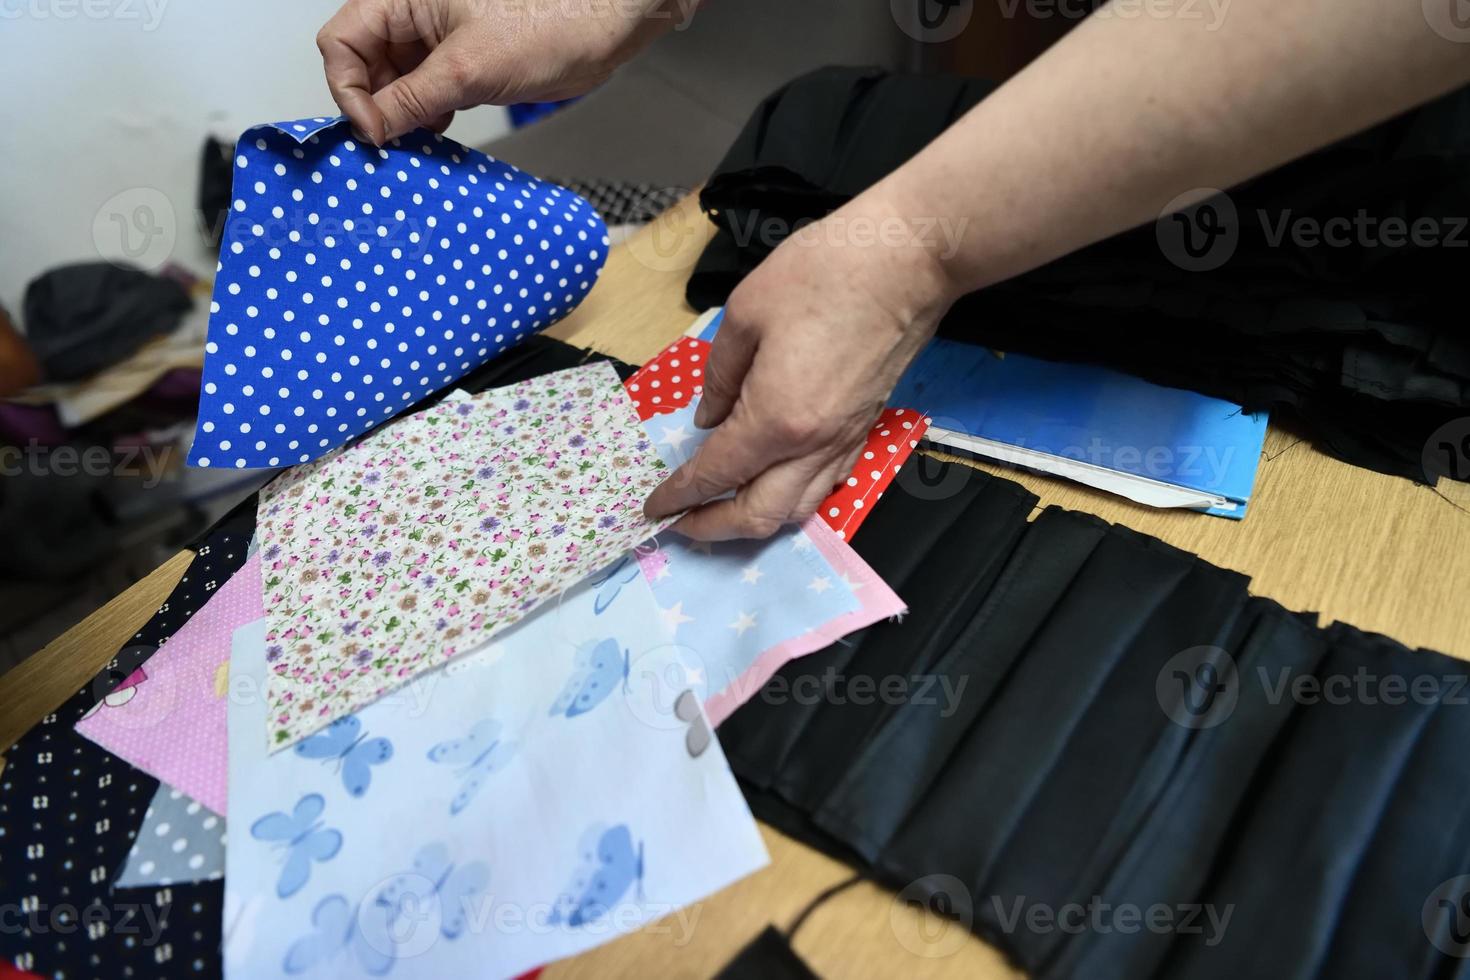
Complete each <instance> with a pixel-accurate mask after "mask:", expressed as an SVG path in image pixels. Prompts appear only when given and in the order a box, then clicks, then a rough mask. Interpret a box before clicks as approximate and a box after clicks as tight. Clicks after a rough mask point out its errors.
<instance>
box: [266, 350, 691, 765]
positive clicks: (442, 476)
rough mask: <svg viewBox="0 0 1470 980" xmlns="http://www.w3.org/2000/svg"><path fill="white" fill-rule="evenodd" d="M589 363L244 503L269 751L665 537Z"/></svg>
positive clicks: (605, 367) (500, 394)
mask: <svg viewBox="0 0 1470 980" xmlns="http://www.w3.org/2000/svg"><path fill="white" fill-rule="evenodd" d="M665 471H666V468H665V465H664V463H663V462H662V461H661V460H660V459H659V458H658V455H657V454H656V453H655V452H654V451H653V447H652V446H651V445H650V444H649V443H648V440H647V437H646V436H645V434H644V432H643V427H642V425H641V424H640V423H639V420H638V417H637V414H636V413H635V411H634V409H633V405H632V402H631V401H630V400H629V398H628V396H627V394H626V393H625V392H624V390H623V388H622V385H621V384H620V383H619V381H618V377H617V373H616V372H615V371H614V370H613V368H612V366H611V365H609V364H606V363H598V364H589V365H586V366H584V367H578V368H573V369H570V370H567V371H560V372H556V373H554V374H548V375H543V376H541V377H539V378H533V379H531V380H529V381H524V382H521V383H519V384H516V385H511V386H509V387H506V388H498V389H493V390H491V391H488V392H485V393H484V394H481V395H476V396H469V395H464V394H462V393H455V395H451V396H450V397H448V398H446V399H445V400H444V401H442V402H440V403H439V404H438V405H436V406H434V407H433V408H430V409H428V410H427V411H424V412H421V413H419V414H418V415H414V416H410V417H408V418H406V419H404V420H402V421H401V422H399V423H397V424H395V425H393V426H391V427H389V428H387V429H385V430H383V431H381V432H378V433H376V434H375V435H373V436H372V437H371V438H369V439H366V440H364V441H363V442H361V443H359V444H357V445H355V446H350V447H348V448H346V449H344V450H342V451H341V452H339V453H336V454H334V455H331V456H328V457H324V458H322V459H320V460H317V461H315V462H313V463H310V464H308V465H305V466H301V467H298V468H296V469H295V470H293V471H291V472H289V473H286V474H284V475H283V476H282V477H281V478H280V479H279V480H277V481H276V482H275V483H273V484H272V485H271V486H269V487H267V488H266V489H265V490H263V491H262V492H261V499H260V512H259V519H260V537H261V543H262V550H261V561H262V565H261V570H262V578H263V583H262V584H263V589H264V597H265V608H266V617H267V637H266V646H267V654H266V656H267V663H268V666H269V675H268V680H267V685H266V700H267V705H268V707H269V716H268V717H269V731H268V733H267V736H268V741H269V744H270V747H271V748H272V749H273V750H279V749H281V748H284V747H286V746H289V745H291V744H293V743H295V742H297V741H299V740H300V739H301V738H303V737H305V736H307V735H310V734H311V733H313V732H315V731H317V730H318V729H320V728H322V727H324V726H326V725H327V724H328V723H330V722H332V721H333V720H335V719H337V718H340V717H342V716H344V715H347V714H350V713H351V712H353V711H355V710H357V709H358V708H361V707H364V706H366V705H368V704H370V703H372V702H373V701H375V700H377V699H378V698H379V697H380V696H382V695H383V694H386V693H387V692H389V691H391V690H393V689H395V688H397V687H399V686H400V685H402V684H404V683H406V682H407V681H408V680H410V679H411V678H413V677H414V676H415V675H417V674H419V673H421V672H423V671H425V670H428V669H430V668H432V667H435V666H437V665H439V664H442V663H443V662H444V661H446V660H448V659H450V658H452V657H454V656H455V655H456V654H458V653H462V652H466V651H468V650H471V649H474V648H476V647H478V646H480V645H482V644H483V643H484V642H485V641H487V640H488V639H490V638H491V637H493V636H494V635H495V634H496V633H498V632H499V631H501V630H503V629H505V628H506V627H508V626H510V625H511V624H513V623H515V622H516V621H518V620H519V619H521V618H522V617H523V616H525V614H526V613H527V612H529V611H530V610H531V609H533V608H535V606H536V605H537V604H538V603H540V602H541V601H543V600H545V599H547V598H550V597H552V596H555V595H557V594H558V593H560V592H561V591H562V590H564V589H566V588H568V587H569V586H571V585H573V584H575V583H576V582H577V581H578V580H580V579H582V578H584V577H585V576H587V575H589V574H591V573H593V572H596V571H598V570H600V569H601V568H603V567H604V566H606V565H608V564H611V563H612V562H613V561H614V560H615V559H617V558H618V557H619V556H620V555H621V554H622V553H623V552H626V551H627V550H628V549H629V548H631V547H633V546H634V545H637V544H639V543H640V542H642V541H644V540H645V539H647V538H648V537H650V536H652V535H653V534H656V533H657V532H658V531H660V530H662V529H663V528H664V527H667V526H668V525H669V524H670V523H672V519H668V520H663V521H660V522H650V521H648V520H647V519H645V518H644V516H643V501H644V499H645V498H646V497H647V496H648V493H649V491H651V490H652V489H653V488H654V486H656V485H657V484H658V482H659V481H660V480H661V479H662V478H663V476H664V474H665Z"/></svg>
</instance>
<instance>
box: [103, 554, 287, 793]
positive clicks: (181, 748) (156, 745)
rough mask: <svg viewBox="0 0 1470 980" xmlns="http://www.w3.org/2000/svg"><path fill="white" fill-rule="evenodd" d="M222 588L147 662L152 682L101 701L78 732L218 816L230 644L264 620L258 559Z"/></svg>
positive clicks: (225, 772)
mask: <svg viewBox="0 0 1470 980" xmlns="http://www.w3.org/2000/svg"><path fill="white" fill-rule="evenodd" d="M204 588H205V590H206V591H211V592H214V589H215V584H214V583H212V582H205V583H204ZM218 589H219V590H218V591H217V592H214V595H213V597H212V598H211V599H210V600H209V601H208V602H206V603H205V605H204V607H203V608H202V609H200V610H199V611H198V612H197V613H195V614H194V615H193V616H192V617H191V618H190V619H189V621H188V622H187V623H185V624H184V625H183V627H182V628H180V629H179V631H178V632H177V633H175V634H174V635H173V637H172V638H171V639H170V640H169V641H168V642H167V643H165V644H164V645H163V646H161V647H159V648H158V652H157V653H155V654H154V655H153V656H152V657H150V658H149V659H148V662H147V663H146V665H145V669H144V671H143V673H144V674H145V675H146V676H145V677H144V678H143V679H141V680H140V681H139V682H138V683H137V684H136V685H134V686H133V687H132V688H130V690H132V691H133V692H134V694H133V696H132V697H130V698H128V699H127V700H126V701H123V702H121V703H117V704H113V703H108V702H106V701H104V702H99V704H98V707H97V708H96V709H95V710H94V712H93V713H92V714H89V715H88V716H87V717H85V718H83V719H82V720H81V721H80V722H78V723H77V731H78V732H80V733H81V734H82V735H84V736H85V737H87V738H88V739H90V740H91V741H93V742H96V743H97V744H98V745H100V746H102V747H103V748H104V749H106V750H107V751H109V752H111V753H112V754H113V755H115V756H117V757H118V758H120V759H122V760H123V761H125V762H128V763H130V764H131V765H134V766H136V767H137V768H139V769H141V770H143V771H144V772H146V773H148V774H149V775H150V776H154V777H156V778H157V779H159V780H161V781H163V782H165V783H168V784H169V785H170V786H172V787H174V788H175V789H177V790H179V791H180V792H182V793H184V794H186V795H188V796H191V797H193V798H194V799H196V800H198V801H199V802H200V803H202V804H204V805H205V806H206V807H208V808H209V809H211V810H213V811H214V812H215V813H224V812H225V803H226V799H227V791H228V786H229V768H228V758H229V756H228V726H227V724H226V718H227V711H226V709H227V701H226V695H227V694H228V693H229V664H230V642H231V638H232V637H233V635H234V632H235V630H237V629H238V628H240V627H241V626H244V625H245V624H246V623H250V622H254V621H255V620H257V619H260V618H261V617H262V616H264V615H265V609H264V605H263V603H262V600H261V585H260V557H259V556H258V555H252V556H251V557H250V559H249V560H248V561H247V562H246V563H245V565H244V566H243V567H242V568H241V569H240V570H239V571H238V572H236V573H235V574H234V575H232V576H231V577H230V578H229V580H228V581H226V582H224V583H223V584H221V585H220V586H219V587H218ZM237 693H239V692H237ZM259 693H260V692H256V694H255V696H259Z"/></svg>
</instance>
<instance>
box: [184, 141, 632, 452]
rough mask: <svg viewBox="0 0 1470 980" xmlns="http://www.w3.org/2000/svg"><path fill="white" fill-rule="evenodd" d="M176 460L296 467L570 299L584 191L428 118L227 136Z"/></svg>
mask: <svg viewBox="0 0 1470 980" xmlns="http://www.w3.org/2000/svg"><path fill="white" fill-rule="evenodd" d="M236 154H237V156H236V157H235V180H234V188H233V192H232V195H231V196H232V202H231V208H230V212H229V217H228V219H227V220H226V222H225V227H224V233H223V238H222V242H221V245H220V263H219V267H218V270H217V272H216V276H215V283H214V297H213V301H212V302H211V304H210V318H209V339H208V342H207V344H206V345H205V359H204V379H203V392H202V394H201V396H200V402H199V422H198V429H197V431H196V432H195V438H194V444H193V447H192V449H191V450H190V454H189V462H190V463H192V464H193V465H195V466H216V467H220V466H223V467H242V468H243V467H255V466H286V465H290V464H295V463H304V462H307V461H308V460H311V459H314V458H316V457H318V456H321V455H323V454H324V453H326V452H328V451H329V450H331V449H333V448H335V447H337V446H340V445H342V444H343V443H345V442H347V441H348V440H349V439H352V438H353V437H355V436H358V435H361V434H362V433H363V432H366V431H368V430H369V429H371V428H372V427H373V426H375V425H378V424H381V423H382V422H384V421H385V420H387V419H389V418H391V417H392V416H393V415H395V414H396V413H398V412H400V411H402V410H403V409H405V408H407V407H408V406H409V405H412V404H413V403H415V402H417V401H418V400H419V399H421V398H423V397H424V396H425V395H429V394H432V393H433V392H435V391H437V390H439V389H441V388H444V387H446V386H448V385H451V384H453V383H454V382H455V381H456V380H458V379H459V378H460V377H462V376H463V375H465V374H466V373H468V372H470V371H472V370H474V369H475V368H477V367H479V366H480V365H482V364H484V363H485V362H486V361H488V360H489V359H491V358H493V357H495V355H497V354H499V353H500V352H501V351H504V350H505V349H506V348H508V347H510V346H512V345H514V344H515V343H517V342H518V341H521V340H523V339H525V338H526V337H528V336H530V335H531V334H533V333H535V332H536V331H538V330H541V329H542V328H544V327H546V326H549V325H550V324H552V323H554V322H555V321H556V320H558V319H560V318H561V317H563V316H565V315H566V314H567V313H568V312H570V311H571V310H572V309H573V308H574V307H575V306H576V305H577V304H578V303H579V302H581V300H582V298H583V297H585V296H586V295H587V292H588V291H589V290H590V289H591V288H592V284H593V283H594V282H595V281H596V279H597V275H598V273H599V272H600V271H601V269H602V263H603V260H604V258H605V256H606V254H607V242H608V239H607V228H606V227H605V226H604V224H603V222H602V219H601V218H600V217H599V216H598V214H597V212H596V211H595V210H594V209H593V208H592V206H591V205H590V204H588V203H587V202H586V201H585V200H583V199H582V198H580V197H578V196H577V195H576V194H574V193H572V192H571V191H569V190H566V189H565V188H562V187H558V186H556V185H555V184H549V183H546V182H544V181H541V180H537V179H536V178H535V177H532V176H530V175H529V174H526V173H523V172H522V171H520V170H517V169H516V168H514V167H512V166H510V165H509V164H505V163H501V162H499V161H497V160H494V159H492V158H490V157H488V156H486V155H485V154H483V153H481V152H479V151H478V150H473V149H469V148H467V147H464V146H461V145H460V144H458V143H456V142H454V141H453V140H449V139H445V138H444V137H442V136H438V135H436V134H434V133H430V132H427V131H424V130H419V131H417V132H414V133H411V134H409V135H407V136H404V137H402V138H401V139H396V140H393V141H392V142H391V144H389V145H386V146H383V147H381V148H379V147H375V146H372V145H370V144H365V143H362V142H359V141H357V140H356V139H354V138H353V136H352V131H351V128H350V127H349V125H348V124H347V122H346V120H345V119H343V118H341V117H338V118H336V119H327V118H317V119H309V120H297V121H294V122H283V123H272V124H269V125H264V126H257V127H255V128H254V129H251V130H249V131H247V132H246V133H245V134H244V135H243V136H242V137H241V138H240V141H239V143H238V144H237V147H236Z"/></svg>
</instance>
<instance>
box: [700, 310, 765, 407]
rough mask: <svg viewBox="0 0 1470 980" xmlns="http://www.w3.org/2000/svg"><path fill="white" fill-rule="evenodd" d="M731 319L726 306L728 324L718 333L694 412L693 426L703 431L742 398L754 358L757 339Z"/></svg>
mask: <svg viewBox="0 0 1470 980" xmlns="http://www.w3.org/2000/svg"><path fill="white" fill-rule="evenodd" d="M729 316H730V315H729V312H728V307H727V312H726V314H725V322H724V323H723V324H722V325H721V326H720V329H719V330H718V331H717V332H716V333H715V339H714V342H713V343H712V344H711V345H710V352H709V359H708V360H707V361H706V362H705V365H704V390H703V391H701V392H700V395H699V407H698V408H696V409H695V410H694V424H695V425H696V426H698V427H699V428H701V429H711V428H714V427H715V426H717V425H719V424H720V423H721V422H723V421H725V417H726V416H728V415H729V414H730V410H731V409H732V408H734V407H735V400H736V399H737V398H739V397H740V386H741V384H742V383H744V381H745V374H746V372H747V371H749V370H750V363H751V361H753V360H754V359H755V347H756V345H755V340H754V338H752V337H751V336H750V334H749V333H747V332H746V331H745V330H742V329H741V328H740V327H739V326H738V325H737V324H734V323H731V322H730V319H729Z"/></svg>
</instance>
